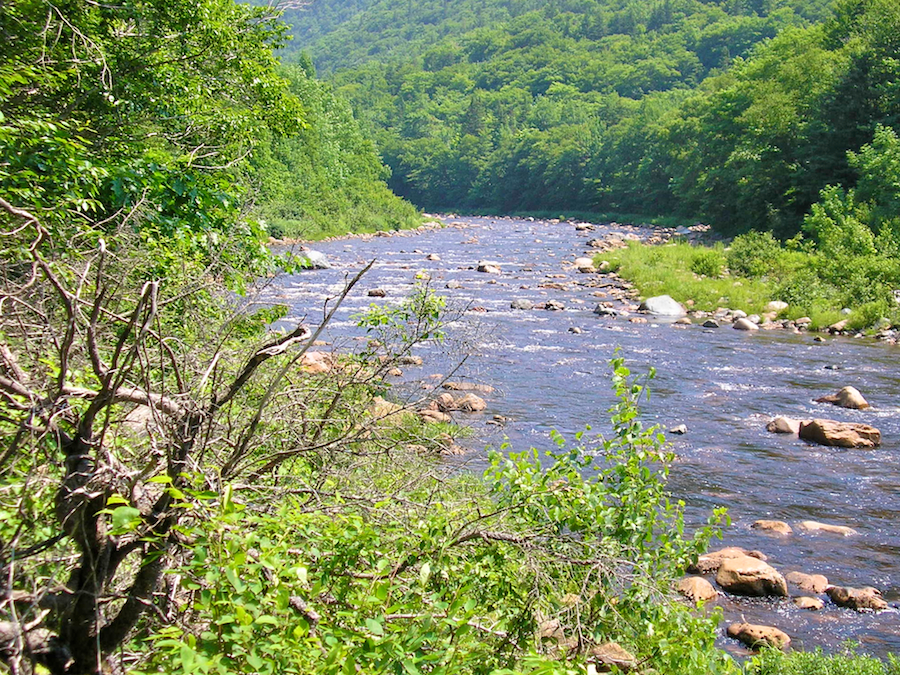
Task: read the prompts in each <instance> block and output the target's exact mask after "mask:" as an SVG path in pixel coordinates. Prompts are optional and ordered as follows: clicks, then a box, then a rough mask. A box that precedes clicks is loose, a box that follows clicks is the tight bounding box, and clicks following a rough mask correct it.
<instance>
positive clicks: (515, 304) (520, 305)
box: [509, 298, 534, 310]
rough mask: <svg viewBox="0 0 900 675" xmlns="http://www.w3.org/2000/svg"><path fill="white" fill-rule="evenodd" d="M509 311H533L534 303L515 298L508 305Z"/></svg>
mask: <svg viewBox="0 0 900 675" xmlns="http://www.w3.org/2000/svg"><path fill="white" fill-rule="evenodd" d="M509 307H510V309H524V310H529V309H534V303H533V302H531V300H525V299H524V298H517V299H515V300H513V301H512V302H511V303H509Z"/></svg>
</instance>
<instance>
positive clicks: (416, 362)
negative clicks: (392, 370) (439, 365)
mask: <svg viewBox="0 0 900 675" xmlns="http://www.w3.org/2000/svg"><path fill="white" fill-rule="evenodd" d="M397 363H399V364H400V365H402V366H421V365H422V364H423V363H424V361H422V357H421V356H414V355H413V354H406V355H405V356H401V357H400V358H399V359H397Z"/></svg>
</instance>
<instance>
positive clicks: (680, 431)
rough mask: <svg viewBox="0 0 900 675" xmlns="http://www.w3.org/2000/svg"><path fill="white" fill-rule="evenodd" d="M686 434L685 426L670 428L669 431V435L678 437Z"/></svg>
mask: <svg viewBox="0 0 900 675" xmlns="http://www.w3.org/2000/svg"><path fill="white" fill-rule="evenodd" d="M687 432H688V429H687V426H685V425H684V424H679V425H678V426H676V427H672V428H671V429H669V433H670V434H678V435H679V436H683V435H684V434H686V433H687Z"/></svg>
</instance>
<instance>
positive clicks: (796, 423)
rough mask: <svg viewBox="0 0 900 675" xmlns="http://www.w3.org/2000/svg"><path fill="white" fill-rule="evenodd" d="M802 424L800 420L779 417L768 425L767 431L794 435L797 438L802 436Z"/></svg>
mask: <svg viewBox="0 0 900 675" xmlns="http://www.w3.org/2000/svg"><path fill="white" fill-rule="evenodd" d="M800 424H801V422H800V420H795V419H793V418H791V417H784V416H783V415H779V416H778V417H775V418H773V419H772V420H770V421H769V423H768V424H767V425H766V431H768V432H770V433H773V434H793V435H794V436H797V435H799V434H800Z"/></svg>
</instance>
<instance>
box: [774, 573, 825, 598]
mask: <svg viewBox="0 0 900 675" xmlns="http://www.w3.org/2000/svg"><path fill="white" fill-rule="evenodd" d="M784 578H785V579H787V582H788V583H789V584H793V585H794V586H796V587H797V588H799V589H800V590H801V591H806V592H807V593H815V594H817V595H818V594H821V593H824V592H825V591H826V590H827V589H828V579H827V578H826V577H825V576H824V575H822V574H804V573H803V572H788V573H787V574H785V575H784Z"/></svg>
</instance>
